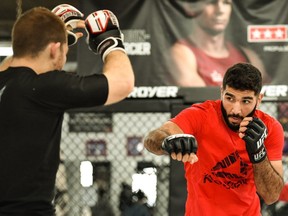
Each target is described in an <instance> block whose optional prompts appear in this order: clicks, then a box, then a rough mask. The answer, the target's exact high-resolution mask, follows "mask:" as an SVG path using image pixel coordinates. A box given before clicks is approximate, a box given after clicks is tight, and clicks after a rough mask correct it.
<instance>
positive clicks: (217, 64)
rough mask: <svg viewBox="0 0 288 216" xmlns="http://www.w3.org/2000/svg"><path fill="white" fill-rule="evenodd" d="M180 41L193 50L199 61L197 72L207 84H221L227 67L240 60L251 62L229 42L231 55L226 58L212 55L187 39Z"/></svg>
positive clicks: (228, 47)
mask: <svg viewBox="0 0 288 216" xmlns="http://www.w3.org/2000/svg"><path fill="white" fill-rule="evenodd" d="M180 43H182V44H185V45H186V46H188V47H189V48H190V49H191V50H192V51H193V53H194V55H195V58H196V62H197V72H198V74H199V75H200V76H201V78H202V79H203V80H204V82H205V83H206V85H207V86H220V85H221V84H222V80H223V77H224V74H225V72H226V70H227V68H229V67H231V66H232V65H234V64H236V63H239V62H249V60H248V58H247V57H246V55H245V54H244V53H243V51H242V50H241V49H239V48H236V47H235V46H234V45H232V44H231V43H229V42H227V43H226V46H227V49H228V52H229V56H228V57H225V58H215V57H211V56H209V55H207V54H206V53H205V52H203V50H201V49H200V48H198V47H197V46H195V45H193V44H191V43H188V42H186V41H181V42H180Z"/></svg>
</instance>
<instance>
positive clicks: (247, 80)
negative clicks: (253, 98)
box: [222, 63, 262, 95]
mask: <svg viewBox="0 0 288 216" xmlns="http://www.w3.org/2000/svg"><path fill="white" fill-rule="evenodd" d="M226 86H229V87H231V88H234V89H236V90H240V91H245V90H252V91H254V92H255V95H258V94H259V93H260V92H261V89H262V75H261V73H260V71H259V69H258V68H256V67H255V66H253V65H252V64H250V63H237V64H235V65H233V66H231V67H230V68H228V70H227V71H226V73H225V75H224V78H223V83H222V87H223V89H226Z"/></svg>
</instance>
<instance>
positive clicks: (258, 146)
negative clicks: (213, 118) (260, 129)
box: [257, 128, 267, 149]
mask: <svg viewBox="0 0 288 216" xmlns="http://www.w3.org/2000/svg"><path fill="white" fill-rule="evenodd" d="M266 137H267V129H266V128H265V130H264V133H263V134H262V136H261V137H260V139H259V140H258V141H257V149H259V148H260V147H261V146H262V145H263V143H264V140H265V139H266Z"/></svg>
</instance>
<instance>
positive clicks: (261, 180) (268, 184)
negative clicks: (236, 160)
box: [253, 158, 284, 205]
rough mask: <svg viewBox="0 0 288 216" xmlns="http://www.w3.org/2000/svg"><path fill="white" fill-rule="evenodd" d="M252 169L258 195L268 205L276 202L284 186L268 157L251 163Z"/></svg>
mask: <svg viewBox="0 0 288 216" xmlns="http://www.w3.org/2000/svg"><path fill="white" fill-rule="evenodd" d="M253 169H254V179H255V185H256V188H257V192H258V193H259V195H260V196H261V197H262V198H263V199H264V201H265V203H266V204H268V205H269V204H272V203H274V202H276V201H277V200H278V198H279V195H280V193H281V190H282V188H283V186H284V181H283V178H282V176H281V175H280V174H279V173H278V172H277V171H276V170H275V169H274V168H273V167H272V165H271V163H270V161H269V160H268V158H266V159H265V160H264V161H262V162H260V163H258V164H253Z"/></svg>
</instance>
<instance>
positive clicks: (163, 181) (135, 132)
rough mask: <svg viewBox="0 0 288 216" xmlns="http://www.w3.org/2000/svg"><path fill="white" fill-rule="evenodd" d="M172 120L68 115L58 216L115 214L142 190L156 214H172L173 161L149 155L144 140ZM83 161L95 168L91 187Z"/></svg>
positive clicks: (154, 116)
mask: <svg viewBox="0 0 288 216" xmlns="http://www.w3.org/2000/svg"><path fill="white" fill-rule="evenodd" d="M169 118H170V113H113V114H109V113H108V114H107V113H81V112H79V113H66V114H65V116H64V122H63V131H62V141H61V142H62V143H61V159H62V163H61V165H60V167H61V168H60V169H59V172H58V176H57V184H56V186H57V190H58V196H57V199H56V203H57V216H58V215H69V216H70V215H75V216H76V215H77V216H79V215H92V213H93V211H98V214H96V215H100V213H99V212H100V211H103V212H104V211H106V210H105V209H104V208H105V207H106V208H107V209H109V211H110V212H112V214H111V215H120V214H121V210H123V208H125V206H126V205H129V204H130V203H131V202H132V201H133V199H135V198H136V199H138V198H137V193H136V192H137V191H139V190H141V191H142V192H144V194H145V196H146V197H147V205H148V209H149V210H150V211H151V212H153V214H154V215H162V216H165V215H167V209H168V202H167V200H168V196H169V189H168V188H169V162H170V159H169V157H168V156H163V157H159V156H155V155H153V154H151V153H149V152H148V151H147V150H146V149H144V145H143V138H144V135H145V134H147V133H148V131H150V130H151V129H153V128H156V127H159V126H160V125H161V124H162V123H164V122H165V121H167V120H168V119H169ZM84 161H90V162H91V164H92V167H93V173H92V179H93V181H92V184H91V185H87V186H83V184H81V181H80V180H81V175H82V173H80V166H81V163H83V162H84ZM90 177H91V176H90ZM127 190H128V191H127ZM123 194H124V196H123ZM158 195H159V196H158ZM120 196H122V198H121V199H123V200H120ZM103 199H105V206H104V205H103V206H101V210H98V208H97V207H98V205H97V203H99V201H100V200H102V201H103ZM87 209H88V210H87ZM89 211H90V212H89ZM107 211H108V210H107ZM87 212H88V213H87ZM103 215H105V214H103ZM106 215H107V216H109V215H110V214H108V213H106Z"/></svg>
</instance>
